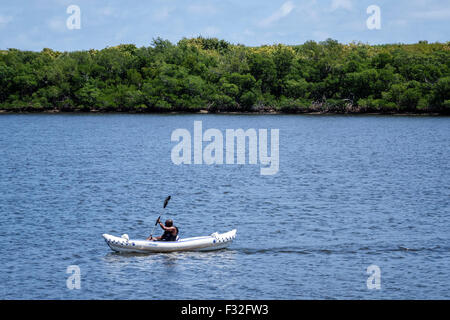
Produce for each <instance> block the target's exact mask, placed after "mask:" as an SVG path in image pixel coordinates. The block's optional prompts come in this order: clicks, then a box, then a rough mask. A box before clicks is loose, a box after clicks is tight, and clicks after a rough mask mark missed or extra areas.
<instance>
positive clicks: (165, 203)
mask: <svg viewBox="0 0 450 320" xmlns="http://www.w3.org/2000/svg"><path fill="white" fill-rule="evenodd" d="M169 200H170V196H168V197H167V198H166V200H164V206H163V209H164V208H165V207H166V206H167V204H168V203H169Z"/></svg>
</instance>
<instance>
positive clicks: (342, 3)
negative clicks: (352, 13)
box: [331, 0, 353, 11]
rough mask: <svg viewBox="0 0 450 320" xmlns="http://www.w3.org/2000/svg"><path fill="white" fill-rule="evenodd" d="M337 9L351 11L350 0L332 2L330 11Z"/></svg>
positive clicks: (333, 0) (334, 0)
mask: <svg viewBox="0 0 450 320" xmlns="http://www.w3.org/2000/svg"><path fill="white" fill-rule="evenodd" d="M339 8H342V9H346V10H352V9H353V4H352V1H351V0H332V2H331V11H334V10H337V9H339Z"/></svg>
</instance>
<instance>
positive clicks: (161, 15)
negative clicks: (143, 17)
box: [153, 7, 175, 21]
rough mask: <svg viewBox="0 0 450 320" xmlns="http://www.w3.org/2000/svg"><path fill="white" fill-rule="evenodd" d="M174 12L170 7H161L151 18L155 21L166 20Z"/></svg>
mask: <svg viewBox="0 0 450 320" xmlns="http://www.w3.org/2000/svg"><path fill="white" fill-rule="evenodd" d="M174 10H175V9H174V8H171V7H162V8H160V9H159V10H157V11H156V12H155V13H154V14H153V18H154V19H155V20H157V21H163V20H166V19H167V18H169V16H170V13H171V12H172V11H174Z"/></svg>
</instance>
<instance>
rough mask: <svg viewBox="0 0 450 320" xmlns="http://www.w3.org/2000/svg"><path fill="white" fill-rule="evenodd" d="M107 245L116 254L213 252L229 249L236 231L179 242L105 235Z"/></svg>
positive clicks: (180, 240)
mask: <svg viewBox="0 0 450 320" xmlns="http://www.w3.org/2000/svg"><path fill="white" fill-rule="evenodd" d="M103 238H104V239H105V242H106V244H107V245H108V246H109V247H110V248H111V249H112V250H113V251H116V252H129V253H131V252H135V253H148V252H174V251H211V250H220V249H224V248H226V247H228V246H229V245H230V244H231V243H232V242H233V240H234V239H235V238H236V229H234V230H231V231H228V232H225V233H220V234H219V233H217V232H216V233H213V234H212V235H210V236H205V237H193V238H185V239H179V240H177V241H148V240H131V239H130V240H128V239H126V238H122V237H116V236H113V235H110V234H106V233H105V234H103Z"/></svg>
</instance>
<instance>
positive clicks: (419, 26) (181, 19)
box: [0, 0, 450, 51]
mask: <svg viewBox="0 0 450 320" xmlns="http://www.w3.org/2000/svg"><path fill="white" fill-rule="evenodd" d="M69 5H77V6H78V7H79V8H80V10H81V28H80V29H73V30H70V29H68V28H67V27H66V20H67V19H68V18H69V16H70V14H68V13H66V10H67V7H68V6H69ZM370 5H377V6H379V7H380V10H381V29H379V30H369V29H368V28H367V26H366V20H367V19H368V18H369V16H370V15H369V14H367V12H366V10H367V7H369V6H370ZM449 30H450V1H449V0H281V1H278V0H271V1H263V0H259V1H258V0H221V1H217V0H147V1H144V0H142V1H137V0H120V1H119V0H110V1H106V0H67V1H66V0H1V2H0V49H6V48H18V49H23V50H36V51H40V50H41V49H42V48H45V47H48V48H52V49H55V50H60V51H72V50H85V49H90V48H95V49H101V48H104V47H107V46H114V45H117V44H120V43H134V44H136V45H137V46H139V47H140V46H148V45H149V44H150V43H151V41H152V39H153V38H156V37H161V38H164V39H169V40H170V41H172V42H174V43H176V42H177V41H178V40H180V39H182V38H183V37H195V36H198V35H202V36H205V37H217V38H220V39H225V40H227V41H230V42H232V43H242V44H245V45H250V46H257V45H262V44H273V43H285V44H301V43H304V42H305V41H308V40H315V41H322V40H325V39H327V38H332V39H336V40H338V41H339V42H342V43H348V42H351V41H361V42H365V43H370V44H380V43H413V42H417V41H419V40H427V41H429V42H436V41H439V42H447V41H449V40H450V39H449V38H450V37H449Z"/></svg>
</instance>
